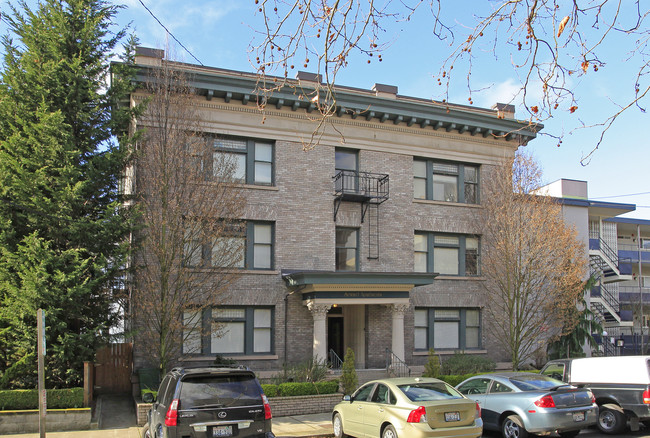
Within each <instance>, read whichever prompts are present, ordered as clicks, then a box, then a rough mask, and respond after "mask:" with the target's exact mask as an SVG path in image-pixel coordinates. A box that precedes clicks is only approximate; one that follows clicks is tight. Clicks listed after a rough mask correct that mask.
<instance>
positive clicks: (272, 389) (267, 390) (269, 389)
mask: <svg viewBox="0 0 650 438" xmlns="http://www.w3.org/2000/svg"><path fill="white" fill-rule="evenodd" d="M262 391H264V394H266V396H267V397H277V396H278V385H273V384H267V383H262Z"/></svg>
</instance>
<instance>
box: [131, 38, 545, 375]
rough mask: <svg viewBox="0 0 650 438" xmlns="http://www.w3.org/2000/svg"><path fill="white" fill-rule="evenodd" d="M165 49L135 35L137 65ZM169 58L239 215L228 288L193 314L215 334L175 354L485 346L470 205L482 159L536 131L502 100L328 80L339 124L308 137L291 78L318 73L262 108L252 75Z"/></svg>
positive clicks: (305, 356)
mask: <svg viewBox="0 0 650 438" xmlns="http://www.w3.org/2000/svg"><path fill="white" fill-rule="evenodd" d="M161 56H162V52H161V51H158V50H151V49H139V53H138V57H137V63H138V65H139V68H140V69H141V73H142V72H143V71H144V70H145V69H146V68H148V67H152V66H153V67H155V66H156V65H157V64H158V63H159V62H160V57H161ZM177 67H178V68H179V69H184V70H185V71H187V72H188V74H189V78H190V80H191V83H192V86H193V87H195V89H196V92H197V96H196V99H195V103H196V105H197V107H198V108H199V112H200V117H201V119H202V123H201V124H202V126H203V127H204V130H205V133H206V134H208V135H211V136H212V138H213V140H214V141H213V147H214V152H213V153H214V154H220V153H228V154H237V156H238V158H239V162H240V163H241V168H240V170H241V173H240V175H241V176H242V180H243V181H245V182H244V183H243V187H244V189H245V190H246V195H247V208H246V215H245V217H243V218H242V219H243V220H245V221H247V223H248V227H247V230H248V232H247V234H246V239H247V245H246V248H247V249H246V257H245V259H246V263H245V267H244V268H243V269H242V272H241V276H240V277H239V278H238V280H237V281H236V283H235V284H234V285H233V286H232V293H231V294H229V301H228V302H225V303H221V304H220V305H219V307H218V308H216V307H215V309H214V311H212V312H207V313H204V314H203V318H204V319H206V321H204V326H207V327H209V326H210V324H211V322H219V323H222V324H223V326H224V328H225V330H224V331H223V333H225V336H222V337H218V336H216V334H215V335H213V336H208V337H203V338H202V339H201V340H200V345H199V346H198V349H197V350H192V352H191V353H188V354H184V355H183V357H182V358H180V360H181V361H183V362H190V363H192V364H201V363H209V362H211V361H212V360H214V357H215V355H217V354H220V355H222V356H226V357H232V358H235V359H236V360H237V361H238V362H240V363H243V364H246V365H249V366H250V367H251V368H253V369H254V370H260V371H261V370H278V369H281V368H282V365H283V364H284V363H298V362H304V361H306V360H309V359H311V358H312V357H317V358H319V359H329V358H331V357H334V354H335V355H337V356H338V357H340V358H343V356H344V354H345V351H346V349H347V348H348V347H350V348H352V349H353V350H354V352H355V356H356V364H357V367H358V368H383V367H385V366H386V360H387V357H388V358H389V360H390V361H397V359H396V358H399V359H400V360H403V361H405V362H406V363H407V364H416V365H422V364H424V363H425V362H426V359H427V352H428V350H429V349H430V348H435V350H436V351H437V352H438V353H441V354H452V353H453V352H455V351H458V350H462V351H465V352H467V353H474V354H483V355H487V354H488V351H489V352H490V354H492V355H494V354H495V352H496V350H494V349H490V346H491V345H492V343H491V342H490V339H488V338H487V337H486V330H485V328H486V326H487V325H488V324H489V321H488V320H486V317H485V315H484V313H483V312H482V308H483V307H484V304H485V303H484V302H483V295H482V293H481V282H482V281H484V279H483V278H482V277H481V244H482V242H481V239H482V237H481V236H480V235H479V234H478V228H479V227H478V225H477V222H476V217H477V215H480V207H481V185H482V181H483V179H484V178H485V176H486V175H488V174H489V171H490V168H492V167H493V166H495V165H496V164H497V163H499V162H500V161H501V160H502V159H503V158H507V157H512V156H513V155H514V153H515V151H516V149H517V148H518V147H519V146H520V145H521V144H525V143H527V142H528V141H529V140H531V139H533V138H534V137H535V135H536V132H535V130H534V129H531V128H530V127H529V126H528V124H527V123H526V122H520V121H517V120H515V119H514V112H513V108H512V107H511V106H509V105H500V106H498V109H494V110H488V109H481V108H474V107H469V106H462V105H451V104H449V105H447V104H444V103H440V102H432V101H431V100H428V99H418V98H412V97H406V96H401V95H399V94H398V93H397V87H393V86H387V85H380V84H376V85H375V86H374V87H373V89H372V90H362V89H353V88H345V87H337V99H338V105H339V106H338V109H337V112H336V115H335V116H334V117H332V118H330V119H329V123H331V124H332V126H333V127H334V128H335V129H329V130H328V131H327V133H326V134H325V135H324V136H323V137H322V138H321V139H320V141H319V143H318V145H316V147H315V148H313V149H312V150H309V151H303V140H304V139H309V138H310V136H311V134H312V131H313V129H314V127H315V125H314V123H313V119H314V118H315V117H318V114H317V111H316V110H314V107H313V105H312V104H311V102H310V100H309V99H305V98H304V97H303V95H302V94H303V92H302V91H300V90H304V94H307V93H308V92H309V90H313V88H314V85H315V83H314V80H316V79H317V78H316V76H315V75H313V74H307V73H302V72H301V73H299V74H298V78H297V79H296V80H295V81H292V83H293V85H294V86H295V88H289V87H287V88H285V89H283V90H281V91H279V92H276V93H274V94H273V96H271V97H270V98H269V99H268V101H267V105H266V110H265V112H264V114H263V116H264V119H262V113H261V112H260V111H259V109H258V108H257V106H256V104H255V101H256V95H255V94H254V89H255V86H256V82H257V80H258V78H257V76H256V75H255V74H251V73H242V72H234V71H228V70H222V69H217V68H208V67H202V66H197V65H189V64H180V63H179V64H177ZM139 77H140V79H142V78H143V76H139ZM144 98H145V95H144V94H143V93H142V92H136V93H134V95H133V96H132V102H140V101H142V100H143V99H144ZM145 127H146V126H145ZM135 176H136V178H137V169H136V173H135ZM188 350H189V346H188ZM188 350H186V351H188ZM134 354H135V358H134V360H135V366H136V368H139V367H142V366H146V363H147V362H146V357H142V355H141V354H139V353H138V345H137V339H136V340H135V343H134ZM393 355H394V356H393Z"/></svg>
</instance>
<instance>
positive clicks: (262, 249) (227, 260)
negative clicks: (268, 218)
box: [184, 221, 274, 269]
mask: <svg viewBox="0 0 650 438" xmlns="http://www.w3.org/2000/svg"><path fill="white" fill-rule="evenodd" d="M273 241H274V227H273V223H270V222H253V221H248V222H245V221H236V222H232V223H230V224H228V225H227V226H225V227H223V230H222V231H221V235H220V236H219V237H217V238H216V239H215V240H214V242H212V243H208V242H204V241H203V240H200V239H198V238H192V237H191V236H186V242H185V248H184V250H185V259H184V260H185V264H186V266H192V267H217V268H243V269H273Z"/></svg>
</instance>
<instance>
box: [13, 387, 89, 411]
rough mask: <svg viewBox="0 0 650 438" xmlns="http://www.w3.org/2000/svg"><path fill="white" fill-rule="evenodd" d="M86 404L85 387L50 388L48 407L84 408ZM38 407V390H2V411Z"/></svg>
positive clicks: (48, 391)
mask: <svg viewBox="0 0 650 438" xmlns="http://www.w3.org/2000/svg"><path fill="white" fill-rule="evenodd" d="M83 405H84V390H83V388H70V389H48V390H47V408H48V409H69V408H82V407H83ZM26 409H38V390H36V389H17V390H12V391H0V411H19V410H26Z"/></svg>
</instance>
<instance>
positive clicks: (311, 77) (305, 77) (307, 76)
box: [296, 71, 322, 84]
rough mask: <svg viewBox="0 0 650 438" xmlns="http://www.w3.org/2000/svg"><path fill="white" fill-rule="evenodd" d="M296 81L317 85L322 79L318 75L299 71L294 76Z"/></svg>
mask: <svg viewBox="0 0 650 438" xmlns="http://www.w3.org/2000/svg"><path fill="white" fill-rule="evenodd" d="M296 79H298V80H299V81H305V82H316V83H317V84H320V83H321V82H322V77H321V75H319V74H316V73H309V72H306V71H299V72H298V73H297V74H296Z"/></svg>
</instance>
